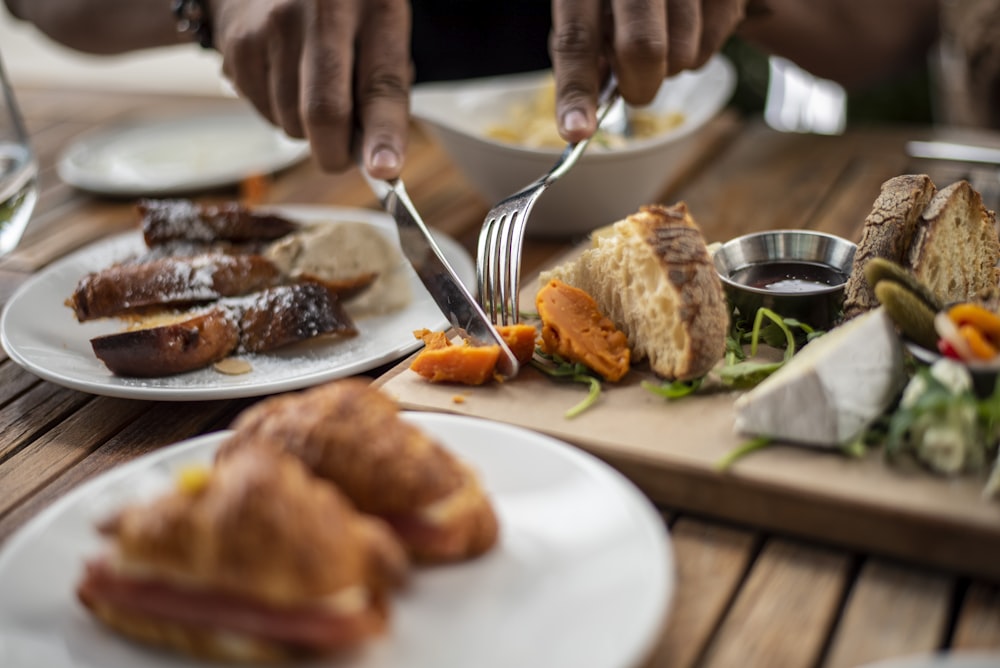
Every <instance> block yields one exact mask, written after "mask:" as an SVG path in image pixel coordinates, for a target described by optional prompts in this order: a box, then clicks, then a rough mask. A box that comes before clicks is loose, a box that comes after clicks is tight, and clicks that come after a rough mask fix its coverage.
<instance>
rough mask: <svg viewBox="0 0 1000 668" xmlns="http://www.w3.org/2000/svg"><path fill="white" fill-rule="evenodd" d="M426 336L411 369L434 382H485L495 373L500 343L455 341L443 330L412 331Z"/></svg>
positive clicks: (480, 383) (419, 336)
mask: <svg viewBox="0 0 1000 668" xmlns="http://www.w3.org/2000/svg"><path fill="white" fill-rule="evenodd" d="M413 334H414V336H416V337H417V338H418V339H423V342H424V349H423V350H421V351H420V353H419V354H418V355H417V356H416V357H415V358H414V359H413V362H411V363H410V369H412V370H413V371H415V372H417V373H418V374H420V375H421V376H423V377H424V378H426V379H427V380H429V381H431V382H432V383H462V384H464V385H482V384H483V383H485V382H486V381H488V380H490V379H491V378H493V376H494V370H495V369H496V366H497V360H498V359H499V358H500V346H470V345H469V343H468V342H467V341H466V342H463V343H461V344H458V345H455V344H452V342H451V341H449V340H448V337H447V336H445V334H444V332H432V331H430V330H426V329H424V330H419V331H416V332H414V333H413Z"/></svg>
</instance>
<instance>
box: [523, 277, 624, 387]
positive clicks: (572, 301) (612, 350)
mask: <svg viewBox="0 0 1000 668" xmlns="http://www.w3.org/2000/svg"><path fill="white" fill-rule="evenodd" d="M535 306H536V307H537V308H538V315H539V316H540V317H541V319H542V350H543V351H544V352H546V353H548V354H550V355H559V356H560V357H562V358H564V359H567V360H569V361H571V362H579V363H580V364H584V365H586V366H587V367H588V368H590V369H593V370H594V371H595V372H596V373H598V374H600V376H601V377H602V378H604V379H606V380H609V381H612V382H613V381H617V380H621V379H622V377H623V376H624V375H625V374H626V373H628V370H629V365H630V358H631V352H630V351H629V347H628V339H627V338H626V336H625V334H624V333H623V332H621V331H620V330H619V329H617V328H616V327H615V325H614V323H613V322H611V320H610V319H609V318H608V317H607V316H605V315H604V314H603V313H601V311H600V309H599V308H598V306H597V302H595V301H594V298H593V297H591V296H590V295H589V294H587V293H586V292H584V291H583V290H580V289H579V288H575V287H573V286H571V285H568V284H566V283H563V282H562V281H560V280H558V279H553V280H551V281H549V283H548V284H547V285H545V286H544V287H543V288H542V289H541V290H539V291H538V295H537V296H536V297H535Z"/></svg>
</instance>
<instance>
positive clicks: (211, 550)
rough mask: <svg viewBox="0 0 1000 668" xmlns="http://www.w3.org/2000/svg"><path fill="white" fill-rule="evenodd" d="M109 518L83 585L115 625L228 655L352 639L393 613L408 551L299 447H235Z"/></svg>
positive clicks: (266, 653)
mask: <svg viewBox="0 0 1000 668" xmlns="http://www.w3.org/2000/svg"><path fill="white" fill-rule="evenodd" d="M203 473H204V477H196V478H195V480H194V481H193V482H192V481H191V480H190V479H189V481H188V483H187V484H186V485H179V486H178V489H176V490H174V491H172V492H170V493H168V494H166V495H165V496H162V497H160V498H158V499H156V500H154V501H153V502H152V503H149V504H143V505H135V506H131V507H127V508H125V509H124V510H123V511H122V512H120V513H119V514H118V515H117V516H116V517H115V518H113V520H112V521H110V522H108V523H107V525H106V526H105V527H103V529H102V530H103V531H104V533H106V534H107V536H108V538H109V548H110V549H109V550H108V552H107V554H105V555H103V556H101V557H99V558H96V559H93V560H92V561H90V562H89V563H88V564H87V566H86V572H85V575H84V577H83V579H82V581H81V583H80V584H79V587H78V590H77V593H78V596H79V598H80V600H81V601H82V602H83V603H84V605H85V606H86V607H87V608H88V609H89V610H90V611H91V612H92V613H93V614H94V615H95V616H96V617H97V618H98V619H100V620H101V621H102V622H104V623H105V624H106V625H108V626H110V627H111V628H113V629H115V630H117V631H119V632H121V633H124V634H125V635H128V636H131V637H133V638H136V639H138V640H141V641H145V642H148V643H151V644H155V645H161V646H167V647H170V648H172V649H175V650H180V651H183V652H185V653H188V654H193V655H196V656H201V657H206V658H211V659H217V660H250V661H263V660H268V661H272V660H285V659H289V658H293V657H298V656H312V655H317V654H325V653H328V652H332V651H336V650H341V649H344V648H348V647H352V646H355V645H358V644H359V643H361V642H363V641H364V640H366V639H367V638H369V637H371V636H373V635H376V634H378V633H380V632H381V631H382V630H383V629H384V628H385V626H386V623H387V615H388V607H387V605H388V590H389V589H390V588H391V587H392V586H393V585H395V584H397V583H399V582H401V580H402V578H403V577H404V576H405V572H406V564H407V561H406V556H405V553H404V552H403V550H402V548H401V546H400V545H399V543H398V542H397V541H396V539H395V537H394V535H393V534H392V532H391V531H389V529H388V528H387V527H386V526H385V524H384V523H383V522H381V521H380V520H377V519H375V518H370V517H365V516H363V515H360V514H359V513H357V512H356V511H355V510H354V508H353V507H352V505H351V504H350V503H349V502H348V501H347V500H346V499H345V498H343V496H342V495H341V494H340V493H339V492H338V491H337V490H336V488H334V487H333V486H331V485H329V484H327V483H325V482H323V481H321V480H318V479H317V478H315V477H314V476H312V474H310V473H309V472H308V470H307V469H306V468H305V467H304V466H302V464H301V463H300V462H299V461H298V460H296V459H295V458H293V457H289V456H287V455H281V454H277V453H273V452H271V453H269V452H265V451H262V450H256V451H252V450H247V451H243V452H240V453H234V455H233V456H232V457H229V458H227V459H226V461H225V462H223V463H221V464H220V465H217V466H216V467H214V468H213V469H211V470H210V471H206V472H203Z"/></svg>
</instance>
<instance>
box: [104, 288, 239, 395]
mask: <svg viewBox="0 0 1000 668" xmlns="http://www.w3.org/2000/svg"><path fill="white" fill-rule="evenodd" d="M239 341H240V332H239V326H238V324H237V321H236V320H235V319H234V318H233V317H232V312H231V311H229V310H228V309H226V308H224V307H221V306H215V307H212V308H209V309H202V310H200V311H197V312H194V313H192V312H184V313H180V314H172V315H170V316H166V315H158V316H156V317H154V318H149V319H147V320H145V321H142V322H139V323H137V325H136V326H135V327H134V328H130V329H127V330H125V331H122V332H115V333H113V334H105V335H103V336H97V337H94V338H93V339H91V340H90V345H91V347H92V348H93V349H94V354H95V355H96V356H97V358H98V359H99V360H101V361H102V362H104V365H105V366H106V367H108V369H109V370H110V371H111V373H113V374H115V375H117V376H132V377H137V378H155V377H160V376H172V375H174V374H178V373H184V372H186V371H194V370H195V369H200V368H202V367H206V366H208V365H209V364H213V363H214V362H218V361H219V360H221V359H223V358H225V357H227V356H228V355H230V354H231V353H232V352H233V351H234V350H235V349H236V346H237V345H238V344H239Z"/></svg>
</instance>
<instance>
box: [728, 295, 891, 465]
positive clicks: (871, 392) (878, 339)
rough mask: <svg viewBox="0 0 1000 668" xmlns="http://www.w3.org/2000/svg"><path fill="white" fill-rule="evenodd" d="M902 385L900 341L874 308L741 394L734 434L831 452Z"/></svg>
mask: <svg viewBox="0 0 1000 668" xmlns="http://www.w3.org/2000/svg"><path fill="white" fill-rule="evenodd" d="M905 384H906V372H905V370H904V368H903V345H902V342H901V341H900V338H899V335H898V334H897V333H896V329H895V326H894V325H893V322H892V319H891V318H890V317H889V315H888V314H887V313H886V312H885V309H884V308H882V307H879V308H877V309H874V310H872V311H869V312H867V313H865V314H863V315H860V316H858V317H856V318H853V319H851V320H849V321H847V322H846V323H844V324H843V325H840V326H839V327H836V328H834V329H832V330H830V331H829V332H827V333H826V334H824V335H823V336H821V337H819V338H818V339H815V340H813V341H812V342H811V343H809V344H808V345H806V346H805V347H803V348H802V350H801V352H799V353H798V354H797V355H795V356H794V357H792V359H791V360H789V361H788V362H787V363H786V364H785V365H784V366H783V367H782V368H780V369H778V371H776V372H775V373H774V374H773V375H771V376H770V377H768V378H766V379H765V380H764V381H763V382H762V383H760V385H758V386H757V387H755V388H753V389H752V390H750V391H749V392H747V393H746V394H744V395H742V396H740V397H739V398H738V399H737V400H736V403H735V408H736V423H735V429H736V431H737V432H739V433H744V434H752V435H757V436H767V437H770V438H773V439H775V440H780V441H788V442H793V443H803V444H808V445H816V446H824V447H836V446H839V445H841V444H844V443H846V442H848V441H850V440H851V439H853V438H855V437H857V436H859V435H860V434H861V432H862V430H863V429H864V428H865V427H867V426H868V425H869V424H870V423H871V422H872V421H873V420H874V419H875V418H877V417H878V416H879V415H881V414H882V413H883V412H884V411H885V410H886V409H887V408H888V407H889V406H890V405H891V404H892V402H893V400H894V399H895V398H896V396H897V395H898V393H899V392H900V391H901V390H902V388H903V386H904V385H905Z"/></svg>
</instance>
